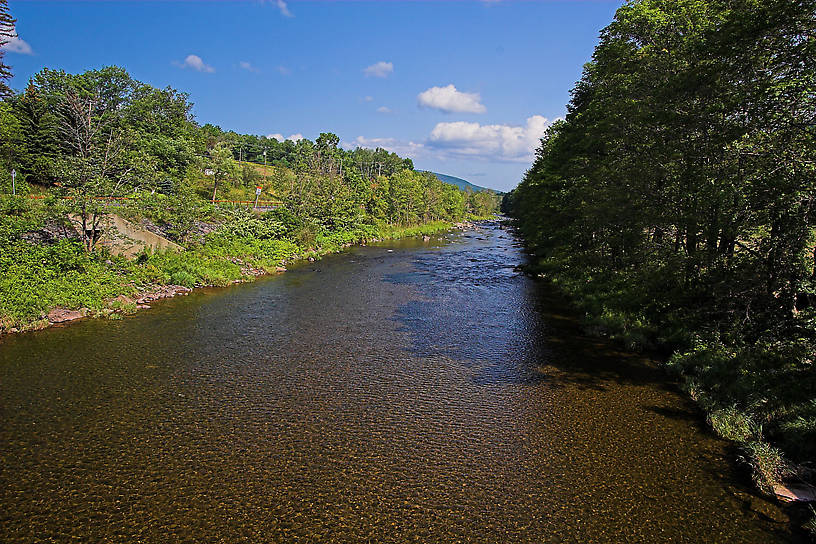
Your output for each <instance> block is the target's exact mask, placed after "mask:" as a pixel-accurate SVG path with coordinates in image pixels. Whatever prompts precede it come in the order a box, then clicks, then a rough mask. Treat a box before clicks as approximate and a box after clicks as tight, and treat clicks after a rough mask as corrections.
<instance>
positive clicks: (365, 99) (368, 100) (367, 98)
mask: <svg viewBox="0 0 816 544" xmlns="http://www.w3.org/2000/svg"><path fill="white" fill-rule="evenodd" d="M363 100H364V101H366V102H373V101H374V97H373V96H366V97H365V98H363Z"/></svg>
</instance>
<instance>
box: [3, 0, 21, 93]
mask: <svg viewBox="0 0 816 544" xmlns="http://www.w3.org/2000/svg"><path fill="white" fill-rule="evenodd" d="M16 22H17V20H16V19H14V18H12V16H11V13H9V9H8V0H0V99H2V98H5V97H8V96H11V95H12V94H14V93H13V91H12V90H11V88H10V87H9V86H8V84H7V83H6V82H7V81H8V80H9V79H11V75H12V74H11V67H10V66H9V65H7V64H6V63H5V62H3V57H4V55H5V51H4V50H3V46H4V45H6V44H7V43H9V41H11V39H12V38H14V37H16V36H17V33H16V31H15V26H14V25H15V23H16Z"/></svg>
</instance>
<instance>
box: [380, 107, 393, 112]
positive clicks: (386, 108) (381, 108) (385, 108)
mask: <svg viewBox="0 0 816 544" xmlns="http://www.w3.org/2000/svg"><path fill="white" fill-rule="evenodd" d="M377 112H378V113H391V108H389V107H388V106H380V107H379V108H377Z"/></svg>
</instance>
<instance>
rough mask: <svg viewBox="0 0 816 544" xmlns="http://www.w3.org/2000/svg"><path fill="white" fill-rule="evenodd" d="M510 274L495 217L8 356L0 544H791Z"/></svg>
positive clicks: (666, 396) (642, 390) (47, 336)
mask: <svg viewBox="0 0 816 544" xmlns="http://www.w3.org/2000/svg"><path fill="white" fill-rule="evenodd" d="M523 261H524V255H523V253H522V252H521V249H520V246H519V244H518V243H517V241H516V240H515V238H514V237H513V236H512V235H511V233H509V232H508V231H506V230H503V229H500V228H498V226H497V225H495V224H493V225H487V226H485V227H483V228H481V229H480V230H479V231H478V232H469V233H464V234H462V233H456V234H451V235H449V236H441V237H438V238H436V239H434V240H432V241H431V242H430V243H428V244H423V243H422V242H421V240H406V241H401V242H396V243H392V244H384V245H381V246H380V247H366V248H356V249H354V250H352V251H350V253H348V254H345V255H338V256H332V257H328V258H326V259H324V260H322V261H320V262H317V263H309V264H304V265H301V266H296V267H293V268H292V269H291V270H290V271H289V272H287V273H286V274H283V275H281V276H276V277H273V278H265V279H261V280H259V281H258V282H256V283H254V284H249V285H242V286H238V287H233V288H230V289H226V290H210V291H209V292H199V293H195V294H193V295H191V296H189V297H185V298H184V299H175V300H172V301H168V302H166V303H163V304H157V305H156V306H155V307H154V309H153V310H151V311H149V312H144V313H141V314H140V315H138V316H136V317H134V318H131V319H127V320H125V321H122V322H118V323H113V324H112V323H110V322H105V321H87V322H83V323H78V324H76V325H73V326H71V327H66V328H61V329H53V330H48V331H43V332H42V333H38V334H31V335H20V336H18V337H15V338H8V339H6V341H4V343H3V345H2V346H0V414H2V421H3V425H2V426H0V445H2V449H1V450H0V451H2V458H0V481H2V483H3V485H2V486H0V504H2V505H3V511H2V515H0V532H1V533H2V534H3V537H4V538H3V539H4V541H8V542H41V541H67V540H72V539H76V540H80V541H86V542H94V541H103V540H108V541H136V540H142V541H151V542H165V541H221V542H236V541H251V542H261V541H303V542H314V541H332V540H334V541H365V540H372V541H395V542H402V541H422V542H449V541H473V542H479V541H481V542H566V541H575V542H623V541H627V542H669V541H671V542H785V541H788V540H790V536H789V535H788V534H787V533H786V532H785V526H784V525H783V524H778V523H773V522H770V521H768V520H767V518H763V517H761V516H760V515H758V514H756V513H754V511H753V510H752V508H753V506H752V505H755V504H757V503H756V502H755V501H761V499H757V498H755V497H752V495H751V494H750V492H749V490H747V489H746V488H745V487H744V484H742V483H740V482H741V481H742V480H740V479H739V478H738V477H736V476H735V475H734V474H733V473H732V469H731V467H730V465H729V464H728V463H727V462H726V460H725V459H726V455H725V451H724V447H723V444H722V443H720V442H718V441H716V440H714V439H712V438H711V437H710V436H709V435H707V434H706V433H704V432H703V431H702V429H701V427H700V425H699V423H700V417H699V415H698V414H697V413H696V412H695V411H694V409H693V408H692V407H691V406H689V405H688V404H687V403H686V402H685V401H684V400H683V399H682V398H681V397H680V396H678V395H677V394H676V393H674V392H673V391H672V390H671V388H670V387H667V385H666V382H665V378H664V377H663V376H662V375H661V374H660V373H659V372H657V371H656V370H655V369H654V368H653V367H651V366H650V365H649V364H648V362H647V361H644V360H642V359H641V358H639V357H638V356H636V355H634V354H630V353H623V352H619V351H617V350H616V349H615V348H613V347H611V346H610V345H608V344H606V343H604V342H602V341H599V340H596V339H591V338H585V337H583V336H582V335H581V334H580V331H579V330H578V328H577V327H576V325H575V323H574V321H573V320H572V318H571V317H570V316H569V314H568V313H565V312H563V311H562V310H560V308H562V305H560V304H559V303H558V302H557V301H556V300H555V299H554V298H553V297H552V296H550V295H549V294H548V293H547V292H546V291H545V290H544V288H543V286H540V285H537V284H536V283H534V282H532V281H530V280H529V279H528V278H525V277H523V276H521V275H519V274H518V273H517V271H516V270H517V266H518V265H519V264H521V263H522V262H523ZM764 507H768V508H774V507H773V506H772V505H764ZM754 509H755V508H754ZM766 511H767V510H766ZM777 514H778V512H777Z"/></svg>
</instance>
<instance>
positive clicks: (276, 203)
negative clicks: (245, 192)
mask: <svg viewBox="0 0 816 544" xmlns="http://www.w3.org/2000/svg"><path fill="white" fill-rule="evenodd" d="M28 198H30V199H32V200H45V199H46V198H48V196H46V195H28ZM59 198H61V199H63V200H74V197H72V196H61V197H59ZM93 199H94V200H99V201H102V202H111V204H119V203H121V201H127V200H134V198H133V197H130V196H95V197H93ZM208 202H211V203H212V204H214V205H216V206H247V207H253V208H255V209H259V210H261V209H263V210H274V209H276V208H278V207H280V205H281V204H282V203H281V201H280V200H259V201H258V202H257V204H256V202H255V201H254V200H209V201H208Z"/></svg>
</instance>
